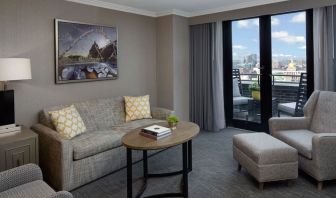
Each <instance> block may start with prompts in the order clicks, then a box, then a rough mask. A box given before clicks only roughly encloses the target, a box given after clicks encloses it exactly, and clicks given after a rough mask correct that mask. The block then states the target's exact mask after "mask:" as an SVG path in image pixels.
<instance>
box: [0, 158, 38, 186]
mask: <svg viewBox="0 0 336 198" xmlns="http://www.w3.org/2000/svg"><path fill="white" fill-rule="evenodd" d="M36 180H43V178H42V172H41V169H40V168H39V167H38V166H37V165H36V164H26V165H23V166H19V167H16V168H13V169H10V170H7V171H4V172H1V173H0V192H3V191H6V190H9V189H11V188H14V187H16V186H20V185H23V184H26V183H30V182H33V181H36Z"/></svg>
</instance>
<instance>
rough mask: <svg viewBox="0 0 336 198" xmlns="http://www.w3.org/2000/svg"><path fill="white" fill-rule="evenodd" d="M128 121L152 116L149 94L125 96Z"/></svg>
mask: <svg viewBox="0 0 336 198" xmlns="http://www.w3.org/2000/svg"><path fill="white" fill-rule="evenodd" d="M124 99H125V111H126V122H128V121H132V120H139V119H145V118H152V115H151V111H150V103H149V95H146V96H139V97H131V96H124Z"/></svg>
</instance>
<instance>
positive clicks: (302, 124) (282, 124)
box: [268, 117, 309, 135]
mask: <svg viewBox="0 0 336 198" xmlns="http://www.w3.org/2000/svg"><path fill="white" fill-rule="evenodd" d="M268 123H269V128H270V132H271V134H272V135H274V134H275V133H278V131H284V130H296V129H308V125H309V119H308V118H307V117H291V118H287V117H281V118H275V117H274V118H271V119H269V121H268Z"/></svg>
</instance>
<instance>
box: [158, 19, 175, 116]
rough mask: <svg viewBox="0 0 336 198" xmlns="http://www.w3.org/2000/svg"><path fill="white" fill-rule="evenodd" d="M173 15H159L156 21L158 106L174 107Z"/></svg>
mask: <svg viewBox="0 0 336 198" xmlns="http://www.w3.org/2000/svg"><path fill="white" fill-rule="evenodd" d="M172 27H173V17H172V15H169V16H164V17H159V18H157V21H156V32H157V37H156V50H157V60H156V62H157V64H156V65H157V75H156V78H157V79H156V82H157V97H158V106H160V107H165V108H169V109H174V83H173V78H174V68H173V65H174V57H173V28H172Z"/></svg>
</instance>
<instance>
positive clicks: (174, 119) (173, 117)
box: [167, 115, 180, 130]
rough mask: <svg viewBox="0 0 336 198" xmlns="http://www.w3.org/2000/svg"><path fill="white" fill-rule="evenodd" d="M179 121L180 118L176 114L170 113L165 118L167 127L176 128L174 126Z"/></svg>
mask: <svg viewBox="0 0 336 198" xmlns="http://www.w3.org/2000/svg"><path fill="white" fill-rule="evenodd" d="M179 121H180V119H179V117H177V116H176V115H170V116H168V118H167V122H168V125H169V128H171V129H172V130H174V129H176V126H177V124H178V122H179Z"/></svg>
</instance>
